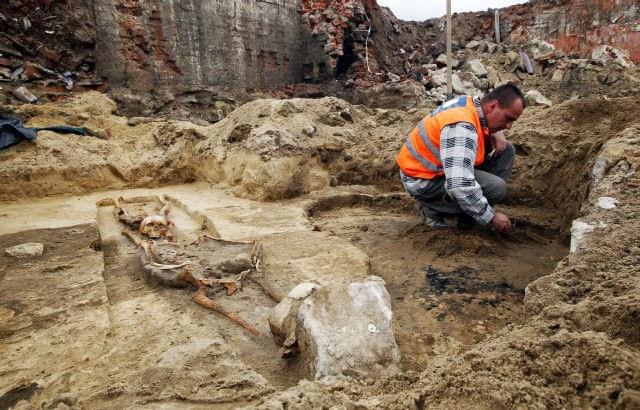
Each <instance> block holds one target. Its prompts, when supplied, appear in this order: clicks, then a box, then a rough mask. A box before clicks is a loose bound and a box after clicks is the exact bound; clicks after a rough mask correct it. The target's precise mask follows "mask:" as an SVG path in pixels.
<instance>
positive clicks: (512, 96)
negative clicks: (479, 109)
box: [480, 83, 527, 108]
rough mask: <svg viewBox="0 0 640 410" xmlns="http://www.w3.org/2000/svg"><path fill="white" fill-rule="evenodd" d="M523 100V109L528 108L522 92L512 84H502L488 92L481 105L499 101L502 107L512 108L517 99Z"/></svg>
mask: <svg viewBox="0 0 640 410" xmlns="http://www.w3.org/2000/svg"><path fill="white" fill-rule="evenodd" d="M517 98H519V99H521V100H522V107H523V108H526V106H527V100H526V99H525V98H524V94H522V91H520V89H519V88H518V87H516V86H515V85H513V84H511V83H507V84H502V85H501V86H498V87H496V88H494V89H493V90H491V91H490V92H488V93H487V94H486V95H485V96H484V97H482V99H481V100H480V102H481V103H487V102H489V101H493V100H498V104H500V107H510V106H511V104H513V102H514V101H515V100H516V99H517Z"/></svg>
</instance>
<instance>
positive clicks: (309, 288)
mask: <svg viewBox="0 0 640 410" xmlns="http://www.w3.org/2000/svg"><path fill="white" fill-rule="evenodd" d="M318 288H320V285H318V284H317V283H315V282H304V283H301V284H299V285H298V286H296V287H295V288H293V289H291V291H290V292H289V294H288V295H287V296H288V297H290V298H292V299H304V298H306V297H307V296H309V295H310V294H312V293H313V291H314V290H316V289H318Z"/></svg>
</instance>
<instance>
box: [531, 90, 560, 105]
mask: <svg viewBox="0 0 640 410" xmlns="http://www.w3.org/2000/svg"><path fill="white" fill-rule="evenodd" d="M525 99H526V100H527V104H529V105H544V106H545V107H551V106H552V105H553V103H552V102H551V100H549V99H548V98H547V97H545V96H544V95H542V94H541V93H540V91H538V90H529V91H527V93H526V94H525Z"/></svg>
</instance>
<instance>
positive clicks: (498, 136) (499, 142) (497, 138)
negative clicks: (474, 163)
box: [491, 131, 507, 152]
mask: <svg viewBox="0 0 640 410" xmlns="http://www.w3.org/2000/svg"><path fill="white" fill-rule="evenodd" d="M491 138H492V139H493V148H495V150H496V152H502V151H504V150H505V149H507V138H506V137H505V136H504V133H503V132H502V131H498V132H496V133H494V134H492V135H491Z"/></svg>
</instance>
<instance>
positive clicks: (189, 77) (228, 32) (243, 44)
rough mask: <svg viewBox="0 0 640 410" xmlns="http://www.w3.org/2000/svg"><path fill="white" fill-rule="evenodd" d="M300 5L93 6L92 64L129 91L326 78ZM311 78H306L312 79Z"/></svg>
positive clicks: (239, 1) (174, 0) (171, 1)
mask: <svg viewBox="0 0 640 410" xmlns="http://www.w3.org/2000/svg"><path fill="white" fill-rule="evenodd" d="M298 7H299V2H298V1H297V0H94V1H93V2H92V8H93V13H94V20H95V28H96V32H97V42H96V58H97V66H98V68H99V72H100V74H101V75H103V76H105V77H107V78H108V79H109V81H110V84H112V85H124V86H128V87H130V88H131V89H132V90H134V91H149V90H155V89H158V88H164V87H168V88H169V89H172V90H176V89H187V90H188V89H200V88H207V87H215V86H246V87H252V88H256V89H274V88H279V87H283V86H285V85H286V84H290V83H295V82H302V81H303V80H304V79H305V74H306V77H307V81H309V80H317V79H320V77H322V76H326V75H327V73H326V71H323V68H324V67H326V66H325V65H324V64H325V58H326V55H325V53H324V51H323V44H320V43H319V42H318V40H317V39H316V38H314V37H312V36H311V35H310V34H308V32H307V31H306V30H305V29H304V28H303V26H302V24H301V17H300V14H299V12H298ZM309 73H311V74H309Z"/></svg>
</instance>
